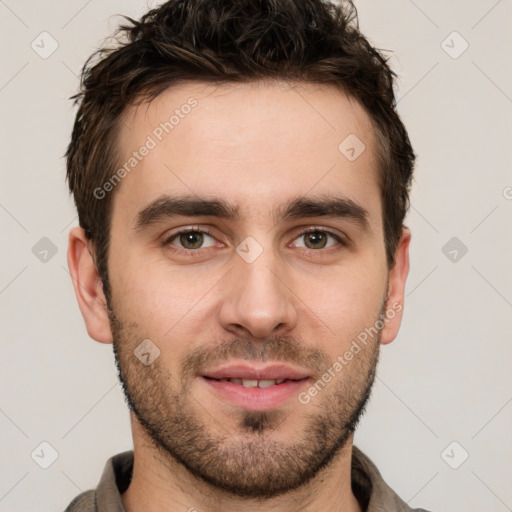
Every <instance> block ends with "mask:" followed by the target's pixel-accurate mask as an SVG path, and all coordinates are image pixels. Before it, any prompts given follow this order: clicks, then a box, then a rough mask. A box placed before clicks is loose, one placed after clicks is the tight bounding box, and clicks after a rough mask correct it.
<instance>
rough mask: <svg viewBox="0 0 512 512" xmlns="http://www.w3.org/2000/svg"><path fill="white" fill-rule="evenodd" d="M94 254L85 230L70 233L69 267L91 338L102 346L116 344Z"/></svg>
mask: <svg viewBox="0 0 512 512" xmlns="http://www.w3.org/2000/svg"><path fill="white" fill-rule="evenodd" d="M91 251H92V248H91V244H90V242H89V240H88V239H87V237H86V236H85V233H84V231H83V229H82V228H80V227H75V228H73V229H72V230H71V231H70V233H69V244H68V266H69V272H70V274H71V279H72V281H73V287H74V288H75V295H76V298H77V300H78V306H79V307H80V311H81V312H82V316H83V318H84V321H85V325H86V328H87V332H88V334H89V336H90V337H91V338H93V339H94V340H96V341H99V342H100V343H112V332H111V330H110V323H109V319H108V313H107V301H106V299H105V295H104V293H103V285H102V282H101V279H100V276H99V274H98V269H97V267H96V264H95V262H94V258H93V256H92V254H91Z"/></svg>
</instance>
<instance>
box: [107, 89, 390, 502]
mask: <svg viewBox="0 0 512 512" xmlns="http://www.w3.org/2000/svg"><path fill="white" fill-rule="evenodd" d="M191 97H193V98H195V100H196V101H197V104H195V103H193V102H192V103H191V102H190V101H189V102H188V104H189V105H190V104H193V105H194V106H193V107H192V108H186V107H183V106H184V105H186V104H187V100H189V99H190V98H191ZM176 110H178V113H177V114H176V116H175V118H174V119H173V120H172V124H173V128H172V129H171V130H169V126H167V129H168V130H169V133H166V132H165V130H164V129H163V128H162V127H161V125H160V123H164V122H166V121H169V119H170V117H171V116H172V115H173V114H175V111H176ZM178 118H179V121H176V119H178ZM121 126H122V127H121V130H120V134H119V141H118V142H119V143H118V149H119V152H120V155H121V158H120V161H119V164H120V165H119V166H120V167H121V166H122V165H124V163H125V162H126V161H128V159H129V158H130V157H131V156H133V155H132V153H133V151H139V148H140V147H141V146H143V145H146V146H147V147H149V148H150V149H149V151H148V152H147V155H146V156H145V157H143V158H141V159H140V162H138V163H137V165H136V166H135V167H134V168H133V169H131V170H130V172H129V173H128V175H127V176H126V177H125V178H124V179H123V180H122V182H121V183H120V184H118V185H117V189H116V190H115V193H114V197H113V214H112V222H111V235H110V252H109V259H108V268H109V276H110V284H111V290H112V302H111V308H112V314H111V322H112V323H111V326H112V332H113V336H114V347H115V351H116V360H117V362H118V365H119V368H120V375H121V379H122V382H123V386H124V388H125V393H126V395H127V398H128V400H129V402H130V405H131V407H132V408H133V411H134V413H135V416H136V418H137V420H138V422H139V423H140V424H141V425H143V427H144V429H145V432H146V434H147V437H148V439H150V440H151V441H152V443H153V444H154V446H155V447H156V448H157V449H158V451H159V452H160V453H161V454H163V455H164V457H163V458H165V455H167V457H168V456H169V455H170V456H172V457H173V458H174V459H175V460H177V461H179V462H180V463H181V464H183V465H184V466H185V467H186V468H188V469H189V470H190V471H191V472H192V473H193V474H195V475H196V476H199V477H200V478H202V479H203V480H205V481H208V482H210V483H211V484H213V485H215V486H216V487H219V488H223V489H225V490H227V491H229V492H232V493H234V494H237V495H240V496H247V497H258V496H259V497H270V496H275V495H278V494H279V493H282V492H284V491H286V490H289V489H293V488H296V487H298V486H300V485H303V484H304V483H305V482H307V481H308V480H309V479H310V478H311V477H313V476H314V475H315V474H317V473H318V471H319V470H320V469H322V467H324V466H325V465H326V464H327V463H328V462H329V461H330V460H332V458H333V457H334V456H335V455H336V454H337V453H338V452H339V450H340V449H341V448H342V447H343V445H344V443H345V441H346V440H347V439H348V438H349V436H350V433H351V430H352V429H353V427H354V425H355V423H356V422H357V419H358V417H359V416H360V414H361V413H362V409H363V407H364V404H365V401H366V399H367V397H368V394H369V390H370V387H371V383H372V380H373V376H374V370H375V365H376V363H377V356H378V348H379V335H375V336H373V337H372V336H370V337H368V338H367V343H366V344H362V343H361V342H359V343H358V345H359V346H360V351H359V352H358V353H357V354H356V355H354V357H353V358H352V359H351V360H347V358H346V357H344V354H345V352H346V351H347V350H349V349H350V348H351V346H353V344H352V343H353V341H354V340H357V337H358V335H360V334H361V332H364V330H365V328H371V327H372V326H374V325H375V323H376V321H377V320H378V319H379V314H381V313H383V312H384V310H385V308H386V304H385V301H386V292H387V279H388V271H387V267H386V254H385V247H384V234H383V223H382V216H381V200H380V191H379V187H378V181H377V162H376V148H375V142H374V137H373V134H372V129H371V124H370V121H369V118H368V116H367V115H366V113H365V112H364V111H363V109H362V108H361V107H360V106H359V104H358V103H357V102H356V101H354V100H353V99H350V98H348V97H347V96H346V95H345V94H343V93H342V92H340V91H339V90H337V89H335V88H333V87H331V86H319V85H316V86H314V87H313V86H307V87H306V86H304V85H300V86H295V87H292V86H291V85H290V84H288V85H285V84H282V83H274V84H269V83H263V82H261V83H252V84H244V85H233V84H229V85H223V86H213V85H209V86H206V85H205V84H199V83H193V84H190V83H189V84H182V85H180V86H175V87H171V88H170V89H168V90H167V91H165V92H164V93H163V94H161V95H160V96H159V97H158V98H157V99H156V100H154V101H153V102H151V103H150V104H149V105H148V104H143V105H141V106H140V107H139V108H135V107H132V108H130V109H129V110H127V111H126V112H125V116H124V123H122V124H121ZM159 126H160V130H158V127H159ZM354 135H355V136H356V137H357V138H358V139H359V140H360V141H362V143H364V145H365V146H366V148H365V150H364V151H363V152H362V153H361V154H360V155H359V156H358V157H357V158H356V159H355V160H354V159H353V155H354V153H355V154H356V155H357V153H358V152H359V151H360V148H361V147H362V146H360V145H359V146H357V147H356V146H354V141H355V140H356V139H354V138H353V137H354ZM148 136H149V137H150V139H151V140H152V142H151V141H150V140H149V139H148ZM348 136H351V137H352V138H351V139H348V141H349V142H348V143H345V146H346V145H347V144H348V147H345V146H343V145H342V151H340V150H339V146H340V143H342V142H343V141H344V140H345V139H346V138H347V137H348ZM159 139H161V140H159ZM352 147H354V148H355V149H354V151H351V148H352ZM143 152H144V153H146V152H145V151H143ZM140 153H141V152H140V151H139V156H141V155H140ZM347 155H348V157H350V158H348V157H347ZM132 163H133V162H132ZM167 196H169V197H171V198H173V199H172V200H169V201H167V202H166V197H167ZM198 201H199V203H198ZM194 202H195V203H197V204H191V203H194ZM198 204H199V205H200V206H201V208H199V209H198ZM176 206H180V209H179V211H176ZM180 231H184V232H185V233H182V234H180ZM190 231H193V232H192V233H191V232H190ZM388 307H389V304H388ZM148 339H149V340H151V343H149V344H148V342H147V341H146V342H145V345H142V347H143V348H144V350H142V352H144V354H143V355H142V357H141V359H143V361H144V360H145V362H146V363H148V362H149V361H151V360H152V359H153V358H154V357H155V356H156V355H157V351H156V349H155V347H157V348H158V350H159V351H160V352H159V355H158V357H156V359H154V361H153V362H152V363H151V364H149V365H146V364H144V362H141V360H140V359H139V358H138V357H136V354H135V353H138V354H139V356H140V355H141V354H140V352H141V349H139V350H136V349H137V347H139V346H140V344H141V343H142V342H143V340H148ZM134 352H135V353H134ZM340 358H341V359H342V360H343V361H344V362H343V363H342V364H341V369H340V367H339V366H336V367H334V365H335V362H336V361H338V362H339V361H340ZM236 365H238V366H240V365H241V368H238V370H236V369H233V367H234V366H236ZM278 365H280V367H278ZM283 367H284V368H283ZM219 369H220V370H224V373H222V374H219V373H215V372H216V371H217V370H219ZM251 370H252V371H254V372H256V373H257V372H258V371H261V372H263V373H259V374H258V375H261V379H260V383H259V385H260V386H261V388H250V389H248V388H246V387H245V386H243V385H242V384H241V383H240V381H234V382H227V381H225V380H224V381H223V380H215V379H214V378H213V377H217V378H218V379H220V377H221V376H222V377H224V378H226V377H229V376H230V375H232V376H233V377H235V378H241V377H243V375H245V374H244V372H247V375H248V376H249V378H250V376H251V375H252V376H253V377H254V375H253V374H250V371H251ZM237 371H238V372H242V373H241V374H240V373H236V372H237ZM272 371H275V372H277V373H275V374H272V375H274V380H276V379H277V375H279V376H281V377H282V378H287V376H288V378H289V379H290V380H289V381H285V382H283V383H280V384H277V383H275V382H265V381H268V380H272V379H269V378H265V377H268V376H269V372H272ZM279 372H281V373H279ZM326 372H328V373H327V374H329V372H330V375H331V378H330V379H329V381H328V382H327V383H326V382H325V379H324V381H323V382H322V384H321V385H320V386H318V385H317V387H318V390H317V392H316V393H315V392H310V391H309V390H310V388H311V387H312V386H314V385H315V383H317V381H322V376H323V375H324V374H325V373H326ZM250 380H254V378H253V379H250ZM261 380H263V382H261ZM280 380H281V379H280ZM245 384H246V385H254V383H251V382H245ZM265 386H269V387H265ZM300 397H302V399H300ZM306 397H307V399H306Z"/></svg>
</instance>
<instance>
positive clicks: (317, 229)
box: [162, 227, 348, 255]
mask: <svg viewBox="0 0 512 512" xmlns="http://www.w3.org/2000/svg"><path fill="white" fill-rule="evenodd" d="M317 232H320V233H326V234H328V235H329V236H331V237H333V238H334V239H335V240H336V241H337V242H338V243H339V244H340V245H341V246H342V247H347V246H348V244H347V242H346V241H345V240H343V238H342V237H340V236H339V235H336V234H335V233H333V232H332V231H329V230H327V229H325V228H320V227H311V228H308V229H305V230H304V231H301V232H300V233H298V234H297V236H296V237H295V238H299V237H300V236H304V235H307V234H308V233H317ZM185 233H204V234H207V235H209V236H211V237H212V238H215V237H214V236H213V234H212V232H211V231H210V230H209V229H208V228H202V229H191V228H187V229H182V230H180V231H177V232H176V233H173V234H172V235H171V236H169V237H168V238H166V239H165V240H164V242H162V246H164V247H169V246H172V250H173V251H175V252H177V253H179V254H186V255H190V254H192V253H195V252H198V251H199V250H200V249H201V247H200V248H199V249H183V248H181V247H177V246H175V245H172V244H171V242H172V241H173V240H174V239H175V238H177V237H179V236H180V235H182V234H185ZM299 249H303V250H304V251H306V252H308V253H315V254H318V255H320V254H321V253H324V254H325V253H326V252H327V251H329V250H330V249H336V246H334V247H328V248H327V249H323V250H322V249H309V248H304V247H299ZM337 249H338V250H339V249H340V248H339V247H338V248H337Z"/></svg>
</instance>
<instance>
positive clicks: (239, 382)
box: [204, 375, 307, 389]
mask: <svg viewBox="0 0 512 512" xmlns="http://www.w3.org/2000/svg"><path fill="white" fill-rule="evenodd" d="M204 378H205V379H209V380H216V381H217V382H231V383H232V384H235V385H236V386H243V387H244V388H260V389H265V388H270V387H272V386H280V385H281V384H283V383H286V382H297V381H300V380H305V379H307V377H305V378H304V379H261V380H258V379H236V378H229V379H214V378H213V377H208V376H206V375H205V376H204Z"/></svg>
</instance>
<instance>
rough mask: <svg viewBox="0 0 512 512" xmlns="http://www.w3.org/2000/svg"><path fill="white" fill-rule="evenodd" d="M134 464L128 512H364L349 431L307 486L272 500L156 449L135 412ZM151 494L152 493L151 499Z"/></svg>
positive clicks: (124, 497) (125, 502)
mask: <svg viewBox="0 0 512 512" xmlns="http://www.w3.org/2000/svg"><path fill="white" fill-rule="evenodd" d="M132 432H133V440H134V454H135V459H134V466H133V476H132V480H131V483H130V486H129V487H128V489H127V490H126V492H125V493H124V494H123V495H122V496H121V499H122V502H123V505H124V508H125V510H126V512H140V511H142V510H144V511H145V512H178V511H179V512H184V511H187V512H199V511H201V512H221V511H222V512H238V511H240V510H244V512H259V511H271V512H295V511H296V510H297V509H298V507H300V509H301V510H322V511H324V512H338V511H344V512H362V509H361V506H360V504H359V503H358V501H357V499H356V497H355V496H354V494H353V492H352V488H351V461H352V441H353V435H351V436H350V437H349V438H348V439H347V442H346V444H345V446H344V447H343V448H342V449H341V450H340V452H339V453H338V454H337V456H336V457H335V458H334V460H333V461H332V462H331V463H330V464H329V466H328V467H327V468H324V469H323V470H322V471H321V472H319V473H318V474H317V475H316V476H315V477H314V478H313V479H312V480H310V481H309V482H308V483H307V484H305V485H304V486H303V487H301V488H299V489H296V490H294V491H290V492H288V493H286V494H283V495H281V496H278V497H276V498H270V499H259V500H258V499H253V498H250V499H247V498H242V497H239V496H233V495H231V494H229V493H226V492H225V491H222V490H219V489H217V488H213V487H212V486H211V485H210V484H208V483H207V482H204V481H203V480H201V479H199V478H197V477H196V476H194V475H192V474H191V473H190V472H189V471H188V470H187V469H186V468H185V467H183V466H182V465H181V464H179V463H178V462H176V461H175V460H174V459H173V458H172V457H171V456H169V455H167V454H164V453H162V452H161V450H159V449H157V448H156V447H155V446H154V444H153V443H152V442H150V441H149V440H148V438H147V435H146V433H145V432H144V430H143V429H142V427H141V426H140V425H139V423H138V421H137V420H135V419H134V417H133V415H132ZM148 497H151V498H150V499H149V498H148Z"/></svg>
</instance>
